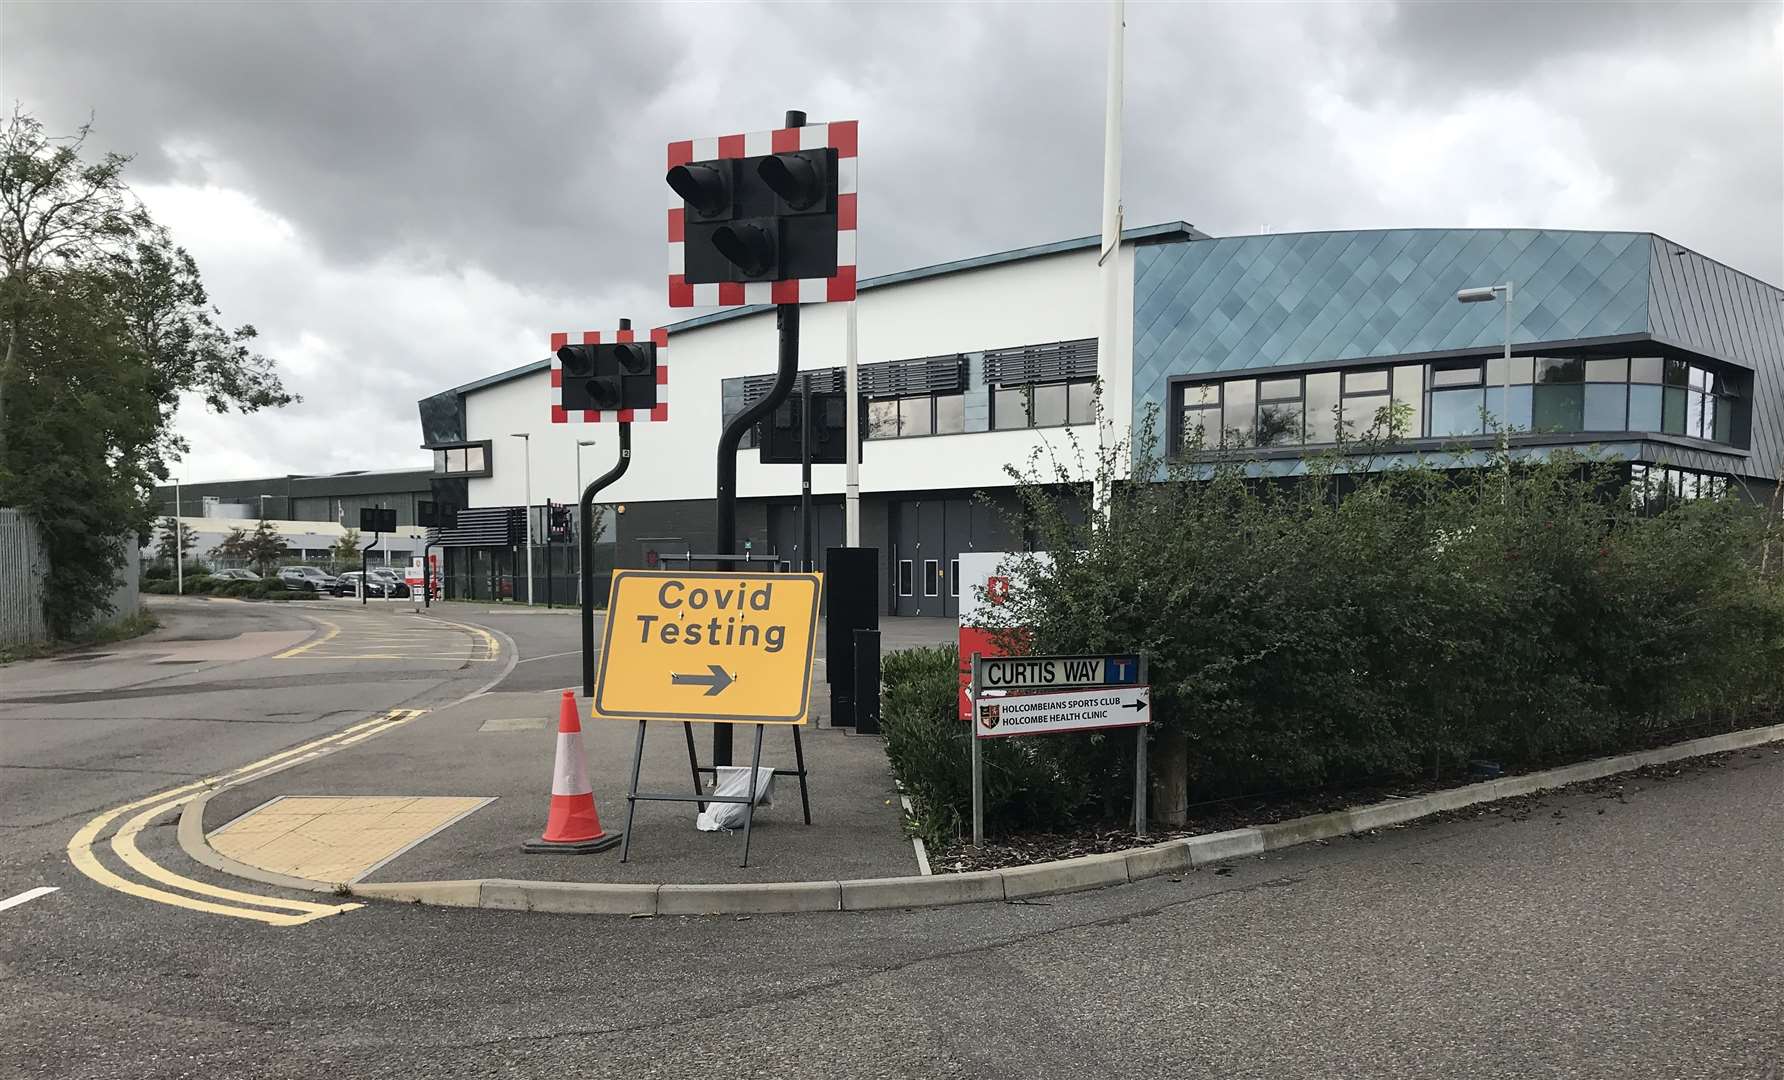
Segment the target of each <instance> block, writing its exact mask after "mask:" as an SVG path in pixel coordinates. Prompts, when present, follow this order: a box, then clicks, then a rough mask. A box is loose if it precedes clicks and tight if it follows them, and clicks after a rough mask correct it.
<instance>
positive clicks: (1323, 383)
mask: <svg viewBox="0 0 1784 1080" xmlns="http://www.w3.org/2000/svg"><path fill="white" fill-rule="evenodd" d="M1337 404H1338V373H1337V372H1336V371H1322V372H1320V373H1318V374H1316V375H1309V376H1307V441H1308V442H1310V443H1329V442H1332V441H1334V440H1335V438H1336V436H1337V431H1336V428H1335V427H1334V424H1333V411H1334V407H1335V406H1336V405H1337Z"/></svg>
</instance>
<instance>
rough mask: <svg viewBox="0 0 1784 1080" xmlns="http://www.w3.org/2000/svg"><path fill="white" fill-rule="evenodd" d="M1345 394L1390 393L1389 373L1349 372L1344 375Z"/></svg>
mask: <svg viewBox="0 0 1784 1080" xmlns="http://www.w3.org/2000/svg"><path fill="white" fill-rule="evenodd" d="M1344 392H1345V393H1347V394H1385V393H1387V392H1388V373H1387V372H1385V371H1347V372H1345V373H1344Z"/></svg>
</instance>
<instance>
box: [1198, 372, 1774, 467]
mask: <svg viewBox="0 0 1784 1080" xmlns="http://www.w3.org/2000/svg"><path fill="white" fill-rule="evenodd" d="M1507 375H1508V370H1507V368H1506V362H1505V360H1504V358H1503V357H1495V358H1493V359H1491V360H1484V361H1483V360H1446V361H1438V362H1436V363H1431V364H1401V365H1398V366H1395V367H1391V368H1369V369H1361V370H1344V371H1321V372H1312V373H1309V374H1306V375H1289V376H1281V377H1262V378H1244V379H1229V380H1225V381H1223V382H1208V383H1195V384H1189V385H1185V386H1182V387H1181V388H1180V390H1179V398H1178V416H1179V424H1178V431H1177V432H1176V435H1177V439H1178V444H1177V445H1178V448H1179V449H1181V448H1184V447H1192V446H1202V447H1210V448H1212V447H1217V446H1228V447H1232V446H1262V447H1269V446H1300V445H1318V444H1322V443H1331V442H1335V441H1336V440H1337V436H1338V434H1339V431H1340V428H1341V427H1342V430H1343V432H1344V434H1345V435H1346V437H1347V438H1353V437H1355V436H1356V435H1358V434H1360V433H1362V432H1364V431H1366V430H1368V429H1369V428H1370V427H1371V426H1372V425H1374V424H1375V423H1376V422H1377V420H1378V418H1379V417H1381V416H1382V415H1384V414H1383V410H1384V409H1387V408H1388V407H1389V406H1390V405H1401V406H1404V412H1405V414H1406V420H1407V424H1406V429H1405V431H1403V432H1402V433H1401V434H1403V435H1404V436H1405V437H1408V438H1447V437H1454V436H1465V435H1482V434H1486V433H1487V432H1490V431H1493V430H1496V429H1497V428H1499V427H1500V426H1502V425H1503V426H1507V427H1510V428H1512V429H1514V430H1522V431H1540V432H1556V431H1559V432H1589V431H1606V432H1614V431H1658V432H1664V433H1668V434H1673V435H1689V436H1692V437H1695V438H1699V439H1707V440H1710V441H1712V442H1721V443H1732V442H1733V435H1734V427H1735V416H1736V412H1737V410H1738V409H1739V408H1741V404H1742V403H1741V401H1740V394H1739V386H1738V384H1737V383H1736V382H1735V380H1733V379H1731V378H1730V377H1728V376H1726V375H1723V374H1721V373H1719V372H1715V371H1711V370H1709V369H1707V368H1702V367H1698V366H1695V365H1692V364H1689V363H1686V362H1685V361H1682V360H1669V359H1665V358H1662V357H1657V356H1638V357H1602V358H1598V357H1593V358H1588V357H1578V356H1571V357H1553V356H1536V357H1531V356H1514V357H1512V359H1511V367H1510V369H1509V376H1510V378H1509V380H1508V379H1507ZM1508 383H1509V385H1507V384H1508Z"/></svg>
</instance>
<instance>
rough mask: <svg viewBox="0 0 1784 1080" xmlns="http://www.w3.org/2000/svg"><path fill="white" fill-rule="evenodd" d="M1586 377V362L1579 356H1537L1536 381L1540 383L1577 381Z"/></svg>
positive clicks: (1581, 380)
mask: <svg viewBox="0 0 1784 1080" xmlns="http://www.w3.org/2000/svg"><path fill="white" fill-rule="evenodd" d="M1585 378H1586V362H1585V361H1584V360H1582V359H1580V358H1579V357H1577V356H1539V357H1537V358H1536V381H1537V382H1539V383H1576V382H1583V381H1584V380H1585Z"/></svg>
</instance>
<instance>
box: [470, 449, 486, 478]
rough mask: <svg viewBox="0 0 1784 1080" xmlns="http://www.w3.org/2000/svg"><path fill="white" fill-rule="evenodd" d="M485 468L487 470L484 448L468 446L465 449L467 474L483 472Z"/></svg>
mask: <svg viewBox="0 0 1784 1080" xmlns="http://www.w3.org/2000/svg"><path fill="white" fill-rule="evenodd" d="M485 468H486V466H485V465H484V458H483V447H481V446H467V447H465V471H466V472H482V471H483V470H484V469H485Z"/></svg>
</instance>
